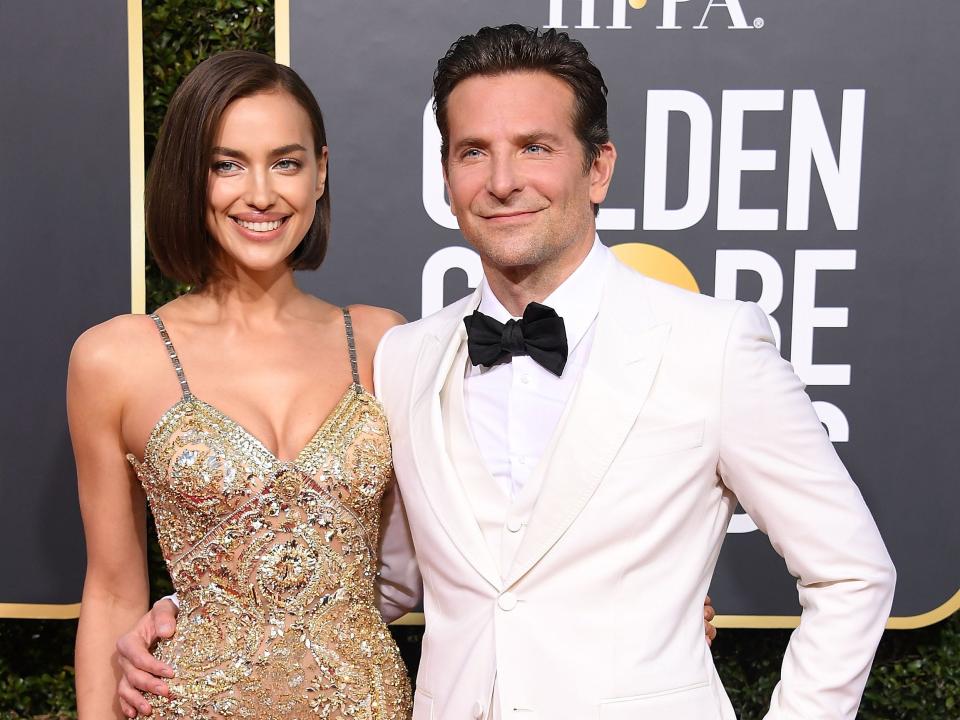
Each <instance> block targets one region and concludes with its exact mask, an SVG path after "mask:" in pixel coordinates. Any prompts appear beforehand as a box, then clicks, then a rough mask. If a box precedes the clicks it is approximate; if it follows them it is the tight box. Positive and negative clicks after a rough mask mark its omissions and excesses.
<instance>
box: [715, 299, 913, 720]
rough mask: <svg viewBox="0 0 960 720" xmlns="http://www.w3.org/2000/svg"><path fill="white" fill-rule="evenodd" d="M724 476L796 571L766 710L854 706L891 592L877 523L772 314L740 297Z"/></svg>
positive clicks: (778, 716) (802, 711)
mask: <svg viewBox="0 0 960 720" xmlns="http://www.w3.org/2000/svg"><path fill="white" fill-rule="evenodd" d="M720 434H721V438H720V467H719V470H720V475H721V477H722V478H723V480H724V482H725V483H726V484H727V486H728V487H730V489H731V490H733V492H734V493H736V495H737V498H738V499H739V501H740V503H741V504H742V505H743V507H744V509H745V510H746V511H747V512H748V513H749V515H750V517H751V518H752V519H753V520H754V522H756V524H757V526H758V527H759V528H760V529H761V530H762V531H763V532H765V533H766V534H767V535H768V536H769V537H770V542H771V543H772V545H773V547H774V549H775V550H776V551H777V552H778V553H779V554H780V555H781V556H783V558H784V559H785V561H786V564H787V568H788V570H789V571H790V573H791V574H792V575H793V576H794V577H796V578H797V589H798V593H799V598H800V604H801V606H802V607H803V613H802V615H801V620H800V626H799V627H798V628H797V630H796V631H795V632H794V633H793V635H792V637H791V639H790V643H789V645H788V646H787V650H786V653H785V655H784V659H783V667H782V672H781V679H780V683H779V684H778V685H777V687H776V688H775V689H774V692H773V697H772V700H771V705H770V712H769V713H768V714H767V716H766V718H767V720H810V718H836V719H838V720H839V719H840V718H844V719H849V720H853V719H854V718H855V716H856V713H857V708H858V706H859V703H860V698H861V695H862V693H863V688H864V685H865V684H866V681H867V675H868V673H869V670H870V666H871V663H872V662H873V656H874V653H875V651H876V647H877V644H878V643H879V641H880V636H881V634H882V633H883V628H884V624H885V622H886V619H887V617H888V615H889V613H890V606H891V604H892V602H893V588H894V582H895V571H894V568H893V564H892V562H891V561H890V557H889V555H888V554H887V550H886V548H885V547H884V544H883V541H882V540H881V538H880V533H879V531H878V530H877V526H876V523H875V522H874V520H873V517H872V516H871V514H870V511H869V510H868V509H867V506H866V504H865V503H864V501H863V497H862V496H861V494H860V491H859V490H858V488H857V486H856V485H855V484H854V483H853V481H852V480H851V479H850V476H849V474H848V473H847V471H846V469H845V468H844V466H843V464H842V463H841V462H840V459H839V458H838V457H837V454H836V452H835V451H834V448H833V445H832V443H831V442H830V440H829V438H828V437H827V435H826V433H825V432H824V429H823V426H822V425H821V424H820V420H819V418H818V417H817V414H816V411H815V410H814V408H813V405H812V404H811V402H810V399H809V398H808V397H807V395H806V393H805V392H804V389H803V383H802V382H801V381H800V379H799V378H798V377H797V376H796V374H795V373H794V372H793V368H792V367H791V366H790V364H789V363H787V362H786V361H785V360H783V359H782V358H781V357H780V354H779V352H778V351H777V349H776V346H775V345H774V341H773V337H772V334H771V332H770V327H769V323H768V321H767V318H766V316H765V315H764V314H763V312H762V311H761V310H760V309H759V308H758V307H757V306H756V305H754V304H753V303H747V304H744V305H743V306H742V307H741V308H740V309H739V310H738V312H737V315H736V317H735V318H734V320H733V323H732V326H731V329H730V334H729V336H728V339H727V348H726V354H725V359H724V377H723V387H722V391H721V416H720Z"/></svg>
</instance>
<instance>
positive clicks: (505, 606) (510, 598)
mask: <svg viewBox="0 0 960 720" xmlns="http://www.w3.org/2000/svg"><path fill="white" fill-rule="evenodd" d="M497 605H499V606H500V609H501V610H506V611H507V612H510V611H511V610H513V609H514V608H515V607H516V606H517V596H516V595H514V594H513V593H512V592H505V593H504V594H503V595H501V596H500V597H499V598H497Z"/></svg>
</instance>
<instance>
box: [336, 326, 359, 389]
mask: <svg viewBox="0 0 960 720" xmlns="http://www.w3.org/2000/svg"><path fill="white" fill-rule="evenodd" d="M340 310H341V311H342V312H343V326H344V328H345V329H346V331H347V349H348V350H349V351H350V372H351V373H352V374H353V387H354V389H355V390H356V391H357V392H360V391H361V390H363V385H361V384H360V373H359V372H358V371H357V345H356V343H355V342H354V341H353V318H351V317H350V311H349V310H347V308H340Z"/></svg>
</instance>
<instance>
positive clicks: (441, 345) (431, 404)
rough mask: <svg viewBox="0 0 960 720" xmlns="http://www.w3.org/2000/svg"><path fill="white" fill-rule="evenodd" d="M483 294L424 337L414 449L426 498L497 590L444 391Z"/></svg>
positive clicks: (413, 414) (416, 379)
mask: <svg viewBox="0 0 960 720" xmlns="http://www.w3.org/2000/svg"><path fill="white" fill-rule="evenodd" d="M478 302H479V291H478V292H476V293H474V295H473V296H472V297H471V298H469V299H467V300H464V301H462V302H461V303H458V304H457V305H456V306H455V307H452V308H450V312H449V313H445V314H446V317H444V318H442V319H441V318H437V322H438V324H437V329H436V331H435V332H430V331H428V332H426V333H424V337H423V340H422V342H421V346H420V352H419V355H418V358H417V363H416V367H415V368H414V375H413V378H412V383H413V385H412V387H413V393H412V395H411V397H412V398H413V402H412V403H411V405H410V416H409V427H410V444H411V447H412V448H413V457H414V462H415V464H416V470H417V473H416V474H417V477H419V479H420V484H421V486H422V487H423V492H424V495H425V496H426V498H427V501H428V502H429V504H430V507H431V509H432V510H433V512H434V515H436V517H437V520H438V521H439V522H440V524H441V526H442V527H443V529H444V531H445V532H446V533H447V535H448V536H449V537H450V539H451V541H453V543H454V545H456V547H457V549H458V550H459V551H460V553H461V554H462V555H463V556H464V558H466V560H467V561H468V562H469V563H470V564H471V565H472V566H473V568H474V569H475V570H476V571H477V572H478V573H479V574H480V575H481V576H483V577H484V578H485V579H486V580H487V582H489V583H490V584H491V585H493V586H494V587H495V588H499V587H500V586H501V585H502V578H501V576H500V572H499V569H498V568H497V567H496V565H495V564H494V561H493V558H492V557H491V555H490V550H489V548H488V547H487V544H486V541H485V540H484V538H483V534H482V533H481V531H480V527H479V526H478V525H477V520H476V517H475V516H474V513H473V509H472V508H471V506H470V502H469V500H468V499H467V496H466V494H465V493H464V491H463V486H462V485H461V483H460V482H459V480H458V479H457V475H456V471H455V469H454V467H453V464H452V462H451V459H450V457H449V456H448V454H447V449H446V441H445V437H444V429H443V418H442V415H441V408H440V390H441V388H442V387H443V383H444V381H445V380H446V378H447V375H448V373H449V372H451V364H452V363H453V361H454V359H455V358H456V356H457V352H458V350H459V349H460V346H461V344H462V343H463V342H464V338H465V337H466V331H465V329H464V326H463V317H464V316H465V315H467V314H469V313H470V312H473V310H474V309H475V308H476V306H477V303H478Z"/></svg>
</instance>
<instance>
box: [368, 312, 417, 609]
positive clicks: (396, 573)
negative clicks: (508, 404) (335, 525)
mask: <svg viewBox="0 0 960 720" xmlns="http://www.w3.org/2000/svg"><path fill="white" fill-rule="evenodd" d="M395 329H396V328H391V329H390V330H388V331H387V332H386V334H384V336H383V338H381V340H380V344H379V345H378V346H377V352H376V354H375V355H374V359H373V384H374V389H375V392H376V394H377V397H378V398H380V400H381V402H384V400H385V398H384V392H383V383H384V377H383V372H382V370H381V364H382V363H383V362H384V357H385V356H387V355H389V352H388V351H384V347H385V345H386V340H387V338H388V337H389V336H390V334H391V333H392V332H393V331H394V330H395ZM384 404H385V405H386V403H385V402H384ZM379 555H380V572H379V574H378V576H377V583H376V593H377V607H378V608H379V609H380V614H381V615H383V619H384V620H386V621H387V622H393V621H394V620H396V619H397V618H400V617H402V616H403V615H405V614H406V613H408V612H410V610H413V609H414V608H415V607H417V605H419V604H420V601H421V600H422V598H423V582H422V579H421V577H420V569H419V568H418V567H417V555H416V552H415V551H414V547H413V539H412V538H411V536H410V526H409V525H408V523H407V514H406V512H405V510H404V508H403V498H402V497H401V495H400V488H399V487H398V486H397V481H396V478H394V481H393V483H392V484H391V486H390V489H389V490H388V491H387V492H386V493H385V494H384V496H383V500H382V502H381V504H380V546H379Z"/></svg>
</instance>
